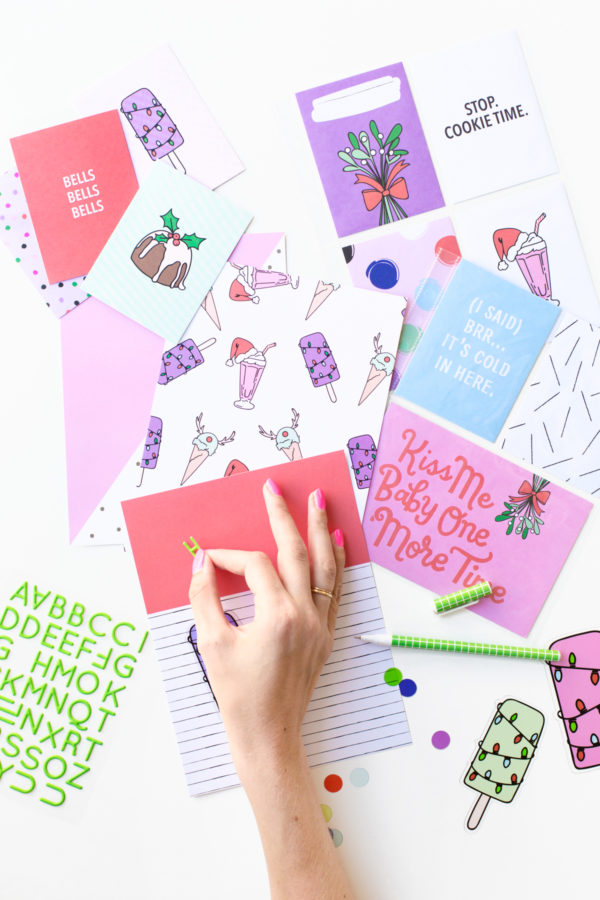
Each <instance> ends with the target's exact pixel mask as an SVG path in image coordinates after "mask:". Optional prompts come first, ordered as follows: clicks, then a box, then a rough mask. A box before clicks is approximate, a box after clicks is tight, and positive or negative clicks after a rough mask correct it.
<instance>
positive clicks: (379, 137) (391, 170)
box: [296, 63, 444, 237]
mask: <svg viewBox="0 0 600 900" xmlns="http://www.w3.org/2000/svg"><path fill="white" fill-rule="evenodd" d="M296 99H297V101H298V105H299V107H300V112H301V115H302V119H303V121H304V127H305V128H306V132H307V134H308V139H309V141H310V144H311V147H312V151H313V155H314V158H315V162H316V164H317V168H318V170H319V175H320V177H321V181H322V184H323V188H324V190H325V194H326V196H327V202H328V204H329V209H330V211H331V215H332V216H333V220H334V223H335V227H336V230H337V233H338V235H339V236H340V237H343V236H344V235H348V234H355V233H357V232H360V231H364V230H365V229H367V228H375V227H377V226H378V225H387V224H388V223H389V222H395V221H398V220H400V219H406V218H408V217H409V216H415V215H418V214H419V213H422V212H427V211H428V210H431V209H439V208H440V207H441V206H443V205H444V200H443V198H442V192H441V190H440V186H439V183H438V180H437V176H436V174H435V170H434V167H433V163H432V160H431V156H430V154H429V149H428V147H427V142H426V141H425V135H424V134H423V129H422V127H421V123H420V120H419V116H418V113H417V109H416V106H415V103H414V100H413V97H412V93H411V90H410V86H409V84H408V79H407V77H406V73H405V71H404V66H403V65H402V63H396V64H395V65H393V66H388V67H386V68H383V69H376V70H374V71H372V72H366V73H363V74H361V75H355V76H353V77H352V78H346V79H344V80H342V81H336V82H332V83H331V84H327V85H321V86H320V87H317V88H313V89H312V90H309V91H302V92H300V93H299V94H296Z"/></svg>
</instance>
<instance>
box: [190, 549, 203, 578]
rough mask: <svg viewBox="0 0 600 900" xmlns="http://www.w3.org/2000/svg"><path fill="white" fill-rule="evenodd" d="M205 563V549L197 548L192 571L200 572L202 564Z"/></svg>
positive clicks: (194, 572)
mask: <svg viewBox="0 0 600 900" xmlns="http://www.w3.org/2000/svg"><path fill="white" fill-rule="evenodd" d="M203 565H204V550H200V549H198V550H196V552H195V554H194V561H193V563H192V573H193V574H194V575H195V574H196V572H199V571H200V569H201V568H202V566H203Z"/></svg>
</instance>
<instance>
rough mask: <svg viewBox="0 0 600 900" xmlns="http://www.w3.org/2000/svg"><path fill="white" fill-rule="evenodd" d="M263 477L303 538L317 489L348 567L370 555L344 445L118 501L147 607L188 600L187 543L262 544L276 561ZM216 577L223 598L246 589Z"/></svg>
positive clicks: (237, 580)
mask: <svg viewBox="0 0 600 900" xmlns="http://www.w3.org/2000/svg"><path fill="white" fill-rule="evenodd" d="M267 478H272V479H273V480H274V481H275V482H276V483H277V484H278V485H279V487H280V488H281V491H282V493H283V496H284V497H285V500H286V502H287V505H288V507H289V509H290V512H291V513H292V515H293V517H294V520H295V522H296V525H297V526H298V530H299V531H300V534H301V535H302V537H303V538H304V540H306V530H307V511H308V495H309V494H310V493H311V491H314V490H315V488H318V487H322V488H323V490H324V491H325V496H326V499H327V518H328V522H329V530H330V531H334V529H336V528H341V529H342V531H343V532H344V544H345V548H346V567H348V566H358V565H361V564H363V563H366V562H368V561H369V556H368V553H367V547H366V544H365V538H364V535H363V532H362V528H361V524H360V518H359V515H358V509H357V507H356V500H355V499H354V491H353V488H352V483H351V481H350V473H349V471H348V465H347V463H346V458H345V456H344V453H343V451H342V450H337V451H336V452H335V453H324V454H323V455H322V456H313V457H311V458H310V459H302V460H297V461H296V462H294V463H293V464H291V465H290V464H284V465H281V464H279V465H277V466H269V468H266V469H257V470H256V471H255V472H245V473H243V474H241V475H231V476H229V477H228V478H219V479H217V480H216V481H207V482H204V484H194V485H190V486H189V487H184V488H176V489H175V490H173V491H163V492H162V493H160V494H149V495H148V496H146V497H139V498H138V499H136V500H126V501H125V502H124V503H123V504H122V506H123V512H124V514H125V521H126V523H127V531H128V533H129V539H130V541H131V548H132V550H133V555H134V558H135V564H136V567H137V572H138V577H139V580H140V585H141V587H142V593H143V595H144V602H145V604H146V609H147V611H148V612H149V613H153V612H156V611H157V610H165V609H172V608H173V607H176V606H181V605H182V604H184V603H187V597H188V590H189V586H190V578H191V575H192V556H191V553H190V551H189V550H188V549H186V544H187V545H188V546H191V547H193V546H194V543H195V544H197V545H198V546H200V547H202V548H203V549H210V548H211V547H213V548H219V547H222V548H234V549H236V550H262V551H264V552H265V553H268V554H269V556H270V557H271V559H272V561H273V563H275V562H276V559H277V548H276V546H275V541H274V540H273V535H272V534H271V528H270V526H269V519H268V517H267V511H266V508H265V504H264V501H263V494H262V488H263V485H264V483H265V481H266V480H267ZM217 577H218V581H219V591H220V593H221V595H222V596H225V595H229V594H235V593H237V592H238V591H244V590H247V588H246V584H245V582H244V579H243V578H241V577H240V576H238V575H231V574H229V573H228V572H222V571H219V572H218V575H217Z"/></svg>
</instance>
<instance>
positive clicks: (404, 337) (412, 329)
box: [399, 323, 423, 353]
mask: <svg viewBox="0 0 600 900" xmlns="http://www.w3.org/2000/svg"><path fill="white" fill-rule="evenodd" d="M422 337H423V329H422V328H419V327H418V326H417V325H409V324H408V323H406V324H405V325H403V326H402V331H401V332H400V347H399V349H400V350H402V351H403V353H412V351H413V350H414V349H415V347H416V346H417V344H418V343H419V341H420V340H421V338H422Z"/></svg>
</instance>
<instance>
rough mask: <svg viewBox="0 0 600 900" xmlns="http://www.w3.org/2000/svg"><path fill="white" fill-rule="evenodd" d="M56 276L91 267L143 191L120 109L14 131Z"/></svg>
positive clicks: (47, 262) (43, 246)
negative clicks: (27, 131) (20, 132)
mask: <svg viewBox="0 0 600 900" xmlns="http://www.w3.org/2000/svg"><path fill="white" fill-rule="evenodd" d="M11 145H12V148H13V152H14V154H15V159H16V163H17V169H18V171H19V174H20V177H21V182H22V184H23V189H24V191H25V196H26V198H27V204H28V206H29V209H30V212H31V218H32V221H33V224H34V227H35V232H36V235H37V238H38V241H39V244H40V251H41V254H42V259H43V260H44V266H45V268H46V272H47V275H48V280H49V281H50V283H51V284H54V283H55V282H58V281H65V280H66V279H68V278H71V277H73V276H75V275H81V273H82V272H85V273H87V272H88V271H89V270H90V268H91V266H92V264H93V263H94V261H95V260H96V257H97V256H98V254H99V253H100V251H101V250H102V247H103V246H104V244H105V243H106V241H107V240H108V237H109V235H110V234H111V232H112V231H113V229H114V227H115V225H116V224H117V222H118V221H119V219H120V218H121V216H122V215H123V213H124V212H125V210H126V209H127V206H128V205H129V203H130V201H131V199H132V197H133V195H134V194H135V192H136V191H137V186H138V184H137V178H136V176H135V171H134V168H133V164H132V162H131V157H130V155H129V150H128V148H127V142H126V141H125V136H124V134H123V129H122V127H121V122H120V120H119V113H118V112H117V111H116V110H111V111H109V112H105V113H100V114H99V115H97V116H89V117H88V118H85V119H77V120H76V121H74V122H67V123H65V124H63V125H55V126H54V127H52V128H44V129H42V130H41V131H34V132H31V133H30V134H24V135H21V136H20V137H16V138H12V139H11Z"/></svg>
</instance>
